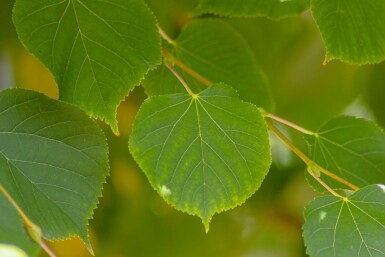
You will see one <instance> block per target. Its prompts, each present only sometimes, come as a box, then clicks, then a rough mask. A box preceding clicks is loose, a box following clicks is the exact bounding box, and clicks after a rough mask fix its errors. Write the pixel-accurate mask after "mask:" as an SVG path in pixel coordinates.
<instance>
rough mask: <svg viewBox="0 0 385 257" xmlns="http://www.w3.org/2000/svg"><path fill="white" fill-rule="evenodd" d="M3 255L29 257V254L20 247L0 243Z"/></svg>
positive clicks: (0, 254)
mask: <svg viewBox="0 0 385 257" xmlns="http://www.w3.org/2000/svg"><path fill="white" fill-rule="evenodd" d="M0 256H1V257H28V255H27V254H26V253H25V252H24V251H23V250H21V249H20V248H19V247H17V246H14V245H6V244H1V243H0Z"/></svg>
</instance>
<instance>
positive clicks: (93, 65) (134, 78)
mask: <svg viewBox="0 0 385 257" xmlns="http://www.w3.org/2000/svg"><path fill="white" fill-rule="evenodd" d="M13 20H14V24H15V26H16V29H17V32H18V35H19V37H20V40H21V41H22V42H23V44H24V45H25V46H26V48H27V49H28V50H29V51H30V52H31V53H32V54H34V55H35V56H36V57H37V58H38V59H39V60H40V61H41V62H43V63H44V64H45V65H46V66H47V67H48V68H49V69H50V70H51V72H52V73H53V75H54V76H55V79H56V82H57V84H58V86H59V91H60V99H62V100H64V101H67V102H70V103H74V104H76V105H79V106H80V107H82V108H83V109H84V110H86V111H87V112H88V113H90V114H92V116H94V117H96V118H101V119H104V120H105V121H106V122H107V123H108V124H109V125H111V126H112V129H113V130H114V132H117V131H118V128H117V122H116V108H117V106H118V105H119V103H120V102H121V101H122V100H123V98H124V97H125V96H126V95H127V94H128V92H129V91H130V90H132V89H133V87H134V86H136V85H137V84H139V83H140V81H141V80H142V79H143V77H144V75H145V74H146V73H147V72H148V70H150V69H152V68H154V67H155V65H157V64H159V63H160V60H161V52H160V38H159V34H158V32H157V28H156V25H155V24H156V22H155V18H154V16H153V15H152V13H151V12H150V11H149V9H148V8H147V6H146V5H145V4H144V3H143V1H142V0H46V1H30V0H17V1H16V4H15V8H14V15H13Z"/></svg>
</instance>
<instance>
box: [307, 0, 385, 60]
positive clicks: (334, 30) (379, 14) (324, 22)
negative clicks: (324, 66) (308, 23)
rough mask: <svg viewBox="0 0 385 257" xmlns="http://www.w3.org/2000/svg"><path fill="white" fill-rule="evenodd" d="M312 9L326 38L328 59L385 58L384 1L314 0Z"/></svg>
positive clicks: (326, 58)
mask: <svg viewBox="0 0 385 257" xmlns="http://www.w3.org/2000/svg"><path fill="white" fill-rule="evenodd" d="M311 10H312V13H313V16H314V18H315V20H316V22H317V24H318V27H319V29H320V31H321V34H322V37H323V39H324V41H325V46H326V57H325V62H329V61H331V60H333V59H339V60H342V61H345V62H348V63H354V64H368V63H378V62H381V61H383V60H385V33H384V31H385V1H383V0H350V1H344V0H335V1H323V0H312V1H311Z"/></svg>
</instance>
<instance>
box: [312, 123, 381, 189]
mask: <svg viewBox="0 0 385 257" xmlns="http://www.w3.org/2000/svg"><path fill="white" fill-rule="evenodd" d="M305 138H306V140H307V142H308V144H309V151H310V158H311V159H312V160H314V161H315V162H316V163H317V164H318V165H320V166H322V167H324V168H325V169H327V170H329V171H331V172H333V173H334V174H336V175H338V176H339V177H341V178H343V179H345V180H347V181H349V182H351V183H353V184H354V185H356V186H358V187H365V186H368V185H371V184H385V133H384V131H383V130H382V129H381V128H380V127H378V126H377V125H376V124H374V123H373V122H370V121H367V120H364V119H358V118H355V117H349V116H342V117H336V118H334V119H332V120H330V121H329V122H327V123H326V124H325V125H324V126H322V128H321V129H320V130H319V131H318V132H317V136H306V137H305ZM321 178H322V180H323V181H325V182H326V184H328V185H329V186H331V187H332V188H334V189H348V188H347V187H346V186H345V185H343V184H341V183H339V182H337V181H335V180H334V179H332V178H330V177H328V176H326V175H324V174H321ZM309 180H312V178H311V179H310V178H309ZM316 188H317V187H316Z"/></svg>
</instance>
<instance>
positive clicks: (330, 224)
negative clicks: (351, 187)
mask: <svg viewBox="0 0 385 257" xmlns="http://www.w3.org/2000/svg"><path fill="white" fill-rule="evenodd" d="M304 215H305V225H304V227H303V235H304V239H305V245H306V246H307V253H308V254H309V255H310V257H337V256H338V257H345V256H346V257H348V256H349V257H350V256H372V257H381V256H384V255H385V244H384V238H385V186H383V185H371V186H368V187H365V188H362V189H361V190H360V191H358V192H356V193H354V194H353V195H351V196H350V197H349V198H344V199H341V198H338V197H335V196H323V197H318V198H316V199H315V200H314V201H313V202H311V203H310V204H309V205H308V206H307V207H306V208H305V214H304Z"/></svg>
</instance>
